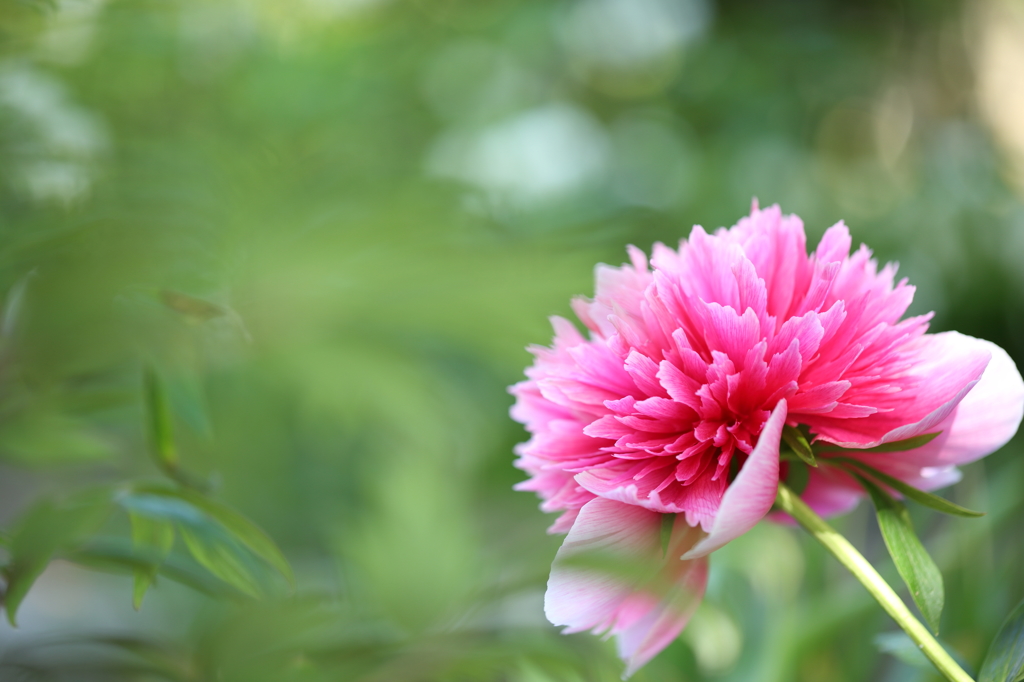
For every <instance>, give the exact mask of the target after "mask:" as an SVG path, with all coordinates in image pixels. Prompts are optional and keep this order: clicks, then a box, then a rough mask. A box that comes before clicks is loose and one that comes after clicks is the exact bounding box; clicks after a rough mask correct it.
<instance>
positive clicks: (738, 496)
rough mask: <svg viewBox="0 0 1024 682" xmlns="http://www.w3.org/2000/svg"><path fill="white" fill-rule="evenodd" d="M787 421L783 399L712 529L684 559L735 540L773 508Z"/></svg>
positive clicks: (728, 491)
mask: <svg viewBox="0 0 1024 682" xmlns="http://www.w3.org/2000/svg"><path fill="white" fill-rule="evenodd" d="M785 424H786V401H785V400H780V401H779V404H778V405H777V406H776V407H775V410H774V411H773V412H772V416H771V417H769V418H768V421H767V422H766V423H765V425H764V428H763V429H762V430H761V435H760V437H759V438H758V440H757V446H756V447H755V448H754V450H753V452H751V453H750V456H749V457H748V458H747V461H746V463H745V464H744V465H743V468H742V469H740V473H739V474H737V476H736V480H734V481H733V482H732V483H731V484H730V485H729V488H728V489H727V490H726V491H725V496H724V497H723V498H722V505H721V506H720V507H719V508H718V513H717V514H715V520H714V522H713V523H712V525H711V532H710V533H709V534H708V536H707V537H706V538H704V539H703V540H701V541H700V542H698V543H697V544H696V545H695V546H694V547H693V549H691V550H690V551H688V552H687V553H686V554H684V555H683V559H694V558H696V557H700V556H704V555H706V554H710V553H711V552H713V551H715V550H716V549H718V548H719V547H721V546H723V545H725V544H726V543H728V542H730V541H731V540H735V539H736V538H738V537H739V536H741V535H743V534H744V533H746V532H747V531H748V530H750V529H751V528H753V527H754V525H755V524H757V522H758V521H760V520H761V519H763V518H764V517H765V515H766V514H767V513H768V511H769V510H770V509H771V508H772V505H773V504H774V503H775V493H776V491H777V490H778V487H779V445H780V441H781V440H782V427H783V426H785Z"/></svg>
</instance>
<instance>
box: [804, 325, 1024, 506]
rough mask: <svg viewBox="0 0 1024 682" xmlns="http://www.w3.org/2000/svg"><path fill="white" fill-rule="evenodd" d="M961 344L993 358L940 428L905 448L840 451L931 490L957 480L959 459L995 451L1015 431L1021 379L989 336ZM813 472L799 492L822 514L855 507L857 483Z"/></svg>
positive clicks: (1022, 406) (1023, 393) (1023, 401)
mask: <svg viewBox="0 0 1024 682" xmlns="http://www.w3.org/2000/svg"><path fill="white" fill-rule="evenodd" d="M957 336H959V337H960V341H961V343H963V344H964V345H971V346H974V347H975V348H976V349H977V350H978V351H979V352H987V353H990V354H991V357H992V359H991V360H990V361H989V363H988V366H987V367H986V368H985V371H984V373H983V374H982V376H981V378H980V379H979V380H978V383H977V384H975V385H974V387H973V388H972V389H971V390H970V392H968V393H967V395H965V396H964V398H963V399H962V400H961V401H960V403H959V404H958V405H957V406H956V408H955V409H954V410H953V412H951V413H950V414H949V415H948V416H947V417H946V419H944V420H943V421H942V422H941V423H940V424H938V425H936V426H934V427H932V430H934V431H941V432H942V433H941V435H939V436H938V437H937V438H935V440H933V441H931V442H930V443H928V444H927V445H924V446H922V447H920V448H917V449H914V450H908V451H907V452H892V453H876V454H868V453H865V454H862V455H857V454H854V453H849V452H847V453H844V454H845V455H847V456H853V457H856V458H857V459H860V460H862V461H864V462H865V463H866V464H870V465H871V466H873V467H875V468H877V469H880V470H882V471H884V472H886V473H888V474H890V475H892V476H895V477H897V478H899V479H902V480H904V481H906V482H907V483H909V484H910V485H913V486H914V487H917V488H922V489H924V490H934V489H937V488H943V487H946V486H948V485H951V484H953V483H956V482H957V481H958V480H959V479H960V474H959V471H958V470H957V469H956V468H955V465H957V464H965V463H967V462H972V461H974V460H976V459H978V458H980V457H984V456H985V455H988V454H990V453H992V452H995V451H996V450H998V449H999V448H1001V447H1002V446H1003V445H1005V444H1006V442H1007V441H1009V440H1010V438H1012V437H1013V435H1014V434H1015V433H1016V432H1017V427H1018V426H1019V425H1020V422H1021V416H1022V414H1024V380H1022V379H1021V375H1020V372H1018V371H1017V366H1016V365H1015V364H1014V362H1013V360H1012V359H1010V356H1009V355H1007V354H1006V351H1004V350H1003V349H1002V348H1000V347H999V346H997V345H995V344H994V343H991V342H989V341H984V340H982V339H975V338H973V337H970V336H964V335H961V334H958V335H957ZM824 473H825V472H824V471H823V470H821V469H819V470H815V471H812V472H811V480H810V482H809V483H808V486H807V490H805V491H804V493H803V495H802V497H803V498H804V501H805V502H807V503H808V504H809V505H811V507H812V508H814V509H815V510H816V511H817V512H819V513H821V514H826V515H831V514H835V513H841V512H843V511H846V510H847V509H849V508H852V507H853V506H854V504H853V502H854V501H853V499H852V497H851V495H852V494H853V493H854V492H857V493H858V494H859V492H860V491H859V488H858V487H857V486H856V485H852V486H851V485H850V484H851V481H849V480H845V479H846V478H847V477H845V475H842V476H839V472H836V473H835V474H832V476H825V475H823V474H824Z"/></svg>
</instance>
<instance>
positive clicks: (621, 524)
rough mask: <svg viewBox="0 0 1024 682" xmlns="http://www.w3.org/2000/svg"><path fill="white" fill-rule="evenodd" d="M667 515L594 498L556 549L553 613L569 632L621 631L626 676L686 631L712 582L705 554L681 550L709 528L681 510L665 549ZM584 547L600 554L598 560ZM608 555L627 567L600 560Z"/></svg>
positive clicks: (549, 607)
mask: <svg viewBox="0 0 1024 682" xmlns="http://www.w3.org/2000/svg"><path fill="white" fill-rule="evenodd" d="M661 518H662V515H661V514H658V513H657V512H651V511H648V510H646V509H642V508H640V507H636V506H634V505H628V504H623V503H621V502H615V501H613V500H606V499H602V498H598V499H595V500H591V501H590V502H588V503H587V504H586V505H585V506H584V507H583V508H582V509H581V510H580V514H579V517H577V519H576V522H575V523H574V524H573V527H572V529H571V530H570V531H569V534H568V536H566V538H565V542H564V543H563V544H562V547H561V548H560V549H559V550H558V554H557V555H556V556H555V561H554V563H553V564H552V567H551V577H550V579H549V580H548V591H547V594H546V595H545V597H544V612H545V614H546V615H547V617H548V620H550V621H551V622H552V623H554V624H555V625H564V626H566V629H565V632H567V633H569V632H579V631H581V630H595V631H598V632H605V631H607V632H608V633H609V634H612V635H617V636H618V648H619V654H620V656H622V658H623V660H625V662H626V666H627V667H626V672H625V675H624V676H625V677H628V676H629V675H632V674H633V673H634V672H635V671H636V670H637V669H639V668H640V667H641V666H643V665H644V664H645V663H646V662H647V661H649V660H650V659H651V658H653V657H654V656H655V655H656V654H657V653H658V652H659V651H661V650H662V649H664V648H665V647H666V646H667V645H668V644H669V643H670V642H671V641H672V640H673V639H675V638H676V636H678V635H679V633H680V632H681V631H682V629H683V628H684V627H685V626H686V623H687V622H688V621H689V619H690V616H691V615H692V614H693V611H694V610H695V609H696V607H697V605H698V604H699V603H700V600H701V599H702V598H703V595H704V587H705V584H706V582H707V561H706V560H705V559H699V560H696V561H680V560H679V559H678V558H677V557H678V556H679V555H680V554H681V553H682V552H684V551H686V550H687V549H689V548H690V547H691V546H692V545H693V544H694V542H696V541H697V540H698V539H699V538H700V537H701V535H702V532H701V531H700V530H699V529H696V528H691V527H690V526H688V525H687V524H686V522H685V521H684V520H683V517H682V516H677V517H676V519H675V526H674V527H673V532H672V537H671V539H670V544H669V551H668V552H663V551H662V548H661V539H660V534H661ZM581 555H592V556H593V557H594V559H595V567H594V568H591V567H588V566H587V565H586V564H585V563H584V561H585V558H584V557H583V556H581ZM573 558H575V561H573V560H572V559H573ZM608 561H610V562H612V566H615V567H621V569H620V570H601V569H600V568H598V567H597V566H599V565H600V563H598V562H601V563H603V562H608Z"/></svg>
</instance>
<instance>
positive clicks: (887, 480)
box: [830, 457, 985, 518]
mask: <svg viewBox="0 0 1024 682" xmlns="http://www.w3.org/2000/svg"><path fill="white" fill-rule="evenodd" d="M830 459H833V460H835V461H838V462H842V463H844V464H847V465H850V466H853V467H856V468H857V469H860V470H861V472H863V473H866V474H867V475H869V476H870V477H871V478H873V479H875V480H876V481H878V482H880V483H884V484H885V485H887V486H889V487H890V488H892V489H893V490H895V491H897V492H899V493H901V494H902V495H905V496H906V497H907V499H909V500H913V501H914V502H917V503H918V504H920V505H924V506H925V507H928V508H929V509H934V510H935V511H940V512H942V513H944V514H952V515H954V516H963V517H966V518H977V517H979V516H984V515H985V512H979V511H974V510H972V509H967V508H966V507H961V506H960V505H958V504H954V503H953V502H950V501H949V500H947V499H945V498H942V497H939V496H938V495H933V494H931V493H928V492H925V491H923V490H920V489H918V488H915V487H914V486H912V485H910V484H909V483H906V482H904V481H901V480H900V479H898V478H895V477H893V476H890V475H889V474H886V473H884V472H881V471H879V470H878V469H876V468H874V467H872V466H869V465H867V464H865V463H864V462H861V461H859V460H856V459H851V458H849V457H831V458H830Z"/></svg>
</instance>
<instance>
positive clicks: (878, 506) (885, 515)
mask: <svg viewBox="0 0 1024 682" xmlns="http://www.w3.org/2000/svg"><path fill="white" fill-rule="evenodd" d="M853 475H854V476H856V477H857V479H858V480H859V481H860V483H861V485H863V486H864V488H865V489H866V490H867V491H868V494H869V495H871V501H872V502H873V503H874V505H875V510H876V511H877V513H878V527H879V529H880V530H881V531H882V538H883V539H884V540H885V546H886V547H887V548H888V549H889V556H891V557H892V560H893V563H894V564H896V570H897V571H899V574H900V577H902V578H903V582H905V583H906V584H907V587H908V588H910V596H912V597H913V598H914V603H915V604H917V608H918V610H919V611H920V612H921V615H923V616H924V619H925V621H927V623H928V626H929V627H930V628H931V630H932V632H934V633H935V634H938V632H939V620H940V617H941V616H942V606H943V603H944V602H945V593H944V590H943V586H942V573H940V572H939V568H938V567H937V566H936V565H935V562H934V561H932V558H931V557H930V556H929V555H928V552H927V550H925V548H924V545H922V544H921V540H920V539H919V538H918V537H917V533H915V532H914V526H913V524H912V523H911V521H910V514H909V513H907V508H906V507H905V506H903V504H902V503H900V502H898V501H897V500H894V499H893V498H892V497H891V496H890V495H889V494H888V493H887V492H885V491H884V490H882V489H881V488H880V487H879V486H878V485H876V484H875V483H874V482H872V481H870V480H868V479H866V478H864V477H863V476H861V475H860V474H857V473H854V474H853Z"/></svg>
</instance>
